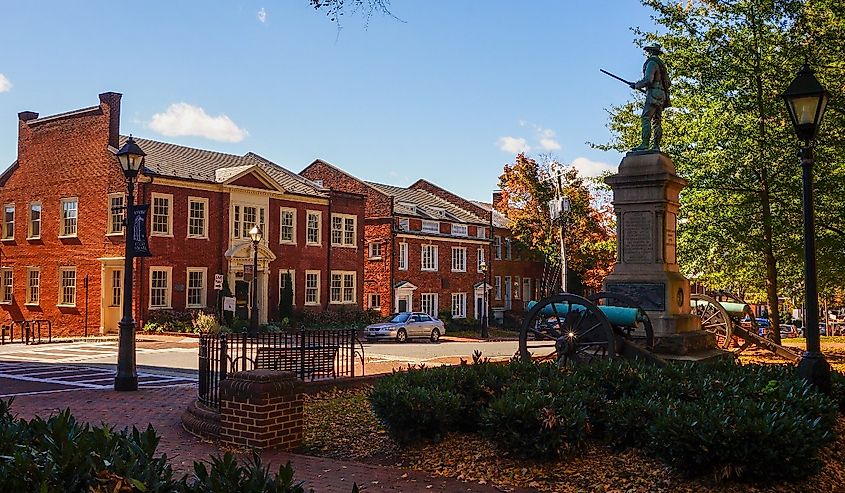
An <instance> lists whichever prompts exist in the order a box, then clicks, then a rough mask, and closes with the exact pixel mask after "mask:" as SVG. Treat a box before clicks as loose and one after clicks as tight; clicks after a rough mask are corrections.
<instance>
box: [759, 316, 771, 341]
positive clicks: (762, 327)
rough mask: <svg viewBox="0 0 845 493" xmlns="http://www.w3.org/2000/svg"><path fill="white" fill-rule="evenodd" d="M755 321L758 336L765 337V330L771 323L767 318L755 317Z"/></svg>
mask: <svg viewBox="0 0 845 493" xmlns="http://www.w3.org/2000/svg"><path fill="white" fill-rule="evenodd" d="M756 322H757V331H758V335H759V336H760V337H765V336H766V332H767V331H768V330H769V327H771V325H772V324H771V322H769V319H768V318H758V319H756Z"/></svg>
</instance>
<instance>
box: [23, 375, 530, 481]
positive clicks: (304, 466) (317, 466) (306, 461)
mask: <svg viewBox="0 0 845 493" xmlns="http://www.w3.org/2000/svg"><path fill="white" fill-rule="evenodd" d="M195 396H196V388H195V387H169V388H159V389H141V390H139V391H138V392H114V391H111V390H80V391H74V392H61V393H55V394H44V395H37V396H18V397H15V399H14V402H13V404H12V412H13V413H15V414H17V416H18V417H21V418H27V419H30V418H32V417H34V416H41V417H45V418H46V417H48V416H49V415H51V414H55V413H57V412H58V411H60V410H62V409H65V408H68V407H69V408H70V409H71V411H72V412H73V414H74V416H76V418H77V419H79V420H80V421H86V422H88V423H91V424H93V425H99V424H101V423H103V422H105V423H108V424H110V425H112V426H114V427H116V428H123V427H131V426H133V425H134V426H136V427H138V428H146V426H147V424H148V423H152V425H153V427H154V428H155V429H156V431H157V432H158V434H159V435H160V436H161V443H160V444H159V448H158V453H159V454H162V453H163V454H166V455H167V457H169V458H170V459H171V464H172V465H173V468H174V470H175V471H176V472H177V475H179V474H185V473H190V472H191V470H192V464H193V461H194V460H205V459H207V458H208V456H209V455H211V454H214V453H218V449H217V447H216V446H215V445H214V444H213V443H211V442H208V441H204V440H201V439H199V438H196V437H194V436H193V435H190V434H189V433H187V432H186V431H185V430H183V429H182V425H181V421H180V416H181V415H182V411H184V410H185V408H186V407H187V405H188V404H189V403H190V402H191V400H193V399H194V398H195ZM261 456H262V459H264V461H265V462H270V464H271V469H273V468H278V465H279V464H283V463H284V462H286V461H288V460H289V461H290V462H291V464H292V465H293V468H294V471H295V475H296V477H297V478H300V479H304V480H305V481H306V486H307V488H313V489H314V491H315V492H316V493H322V492H329V493H349V492H350V491H352V483H353V482H357V483H358V485H359V486H365V487H366V490H365V491H369V492H375V491H396V492H430V491H445V492H455V493H458V492H479V493H487V492H489V493H492V492H498V491H502V490H500V489H498V488H495V487H493V486H490V485H479V484H475V483H465V482H462V481H459V480H457V479H453V478H441V477H436V476H432V475H429V474H426V473H423V472H419V471H411V470H403V469H397V468H393V467H382V466H373V465H368V464H360V463H357V462H345V461H339V460H333V459H324V458H319V457H311V456H306V455H299V454H291V453H286V452H274V451H266V452H264V453H262V454H261ZM522 491H529V490H522Z"/></svg>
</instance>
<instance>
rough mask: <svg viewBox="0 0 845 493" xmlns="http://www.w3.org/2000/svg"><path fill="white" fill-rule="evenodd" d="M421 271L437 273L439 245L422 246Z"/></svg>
mask: <svg viewBox="0 0 845 493" xmlns="http://www.w3.org/2000/svg"><path fill="white" fill-rule="evenodd" d="M420 258H421V259H422V265H421V267H420V269H421V270H427V271H437V245H423V246H422V255H420Z"/></svg>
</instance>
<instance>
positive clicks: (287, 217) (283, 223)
mask: <svg viewBox="0 0 845 493" xmlns="http://www.w3.org/2000/svg"><path fill="white" fill-rule="evenodd" d="M279 243H296V209H282V212H281V215H280V216H279Z"/></svg>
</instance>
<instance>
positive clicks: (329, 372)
mask: <svg viewBox="0 0 845 493" xmlns="http://www.w3.org/2000/svg"><path fill="white" fill-rule="evenodd" d="M359 364H360V373H357V374H358V375H363V374H364V347H363V345H362V344H361V343H360V342H359V341H358V338H357V336H356V333H355V329H300V330H288V331H285V332H271V333H264V334H258V335H256V336H252V337H250V336H249V335H248V334H246V333H240V334H200V337H199V380H198V398H199V401H200V402H201V403H202V404H204V405H206V406H208V407H211V408H214V409H218V408H219V406H220V382H222V381H223V380H225V379H226V378H227V376H228V375H231V374H233V373H235V372H238V371H246V370H256V369H266V370H284V371H291V372H293V373H294V374H296V376H297V378H299V379H300V380H311V381H313V380H323V379H331V378H345V377H354V376H355V375H356V366H357V365H359Z"/></svg>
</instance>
